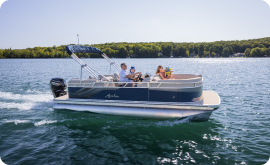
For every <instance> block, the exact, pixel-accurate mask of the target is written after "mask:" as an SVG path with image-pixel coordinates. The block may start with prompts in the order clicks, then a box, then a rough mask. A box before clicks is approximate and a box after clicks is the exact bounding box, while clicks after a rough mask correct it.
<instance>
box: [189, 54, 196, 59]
mask: <svg viewBox="0 0 270 165" xmlns="http://www.w3.org/2000/svg"><path fill="white" fill-rule="evenodd" d="M189 58H198V54H195V53H190V54H189Z"/></svg>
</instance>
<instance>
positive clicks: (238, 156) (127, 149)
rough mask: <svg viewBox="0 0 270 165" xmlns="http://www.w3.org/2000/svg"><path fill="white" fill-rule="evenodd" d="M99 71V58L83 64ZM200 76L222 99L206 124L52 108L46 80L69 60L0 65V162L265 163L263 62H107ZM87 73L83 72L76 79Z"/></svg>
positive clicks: (269, 95)
mask: <svg viewBox="0 0 270 165" xmlns="http://www.w3.org/2000/svg"><path fill="white" fill-rule="evenodd" d="M83 61H85V62H86V63H88V64H90V65H92V66H93V67H94V68H96V69H98V70H99V71H100V72H102V73H104V74H108V72H109V63H107V61H106V60H104V59H83ZM114 61H116V62H117V63H121V62H126V64H127V65H128V68H129V67H130V66H131V65H134V66H135V67H136V71H142V72H143V73H145V72H150V73H152V74H154V72H155V70H156V67H157V66H158V65H160V64H162V65H163V66H169V67H171V68H173V70H174V71H175V73H196V74H202V75H203V77H204V89H205V90H214V91H216V92H217V93H218V94H219V95H220V97H221V106H220V108H219V109H218V110H217V111H215V112H213V114H212V116H211V117H210V119H209V121H208V122H199V123H197V122H189V121H188V120H187V119H186V120H185V119H184V120H165V121H164V120H163V121H162V120H145V119H139V118H128V117H120V116H109V115H101V114H93V113H89V112H75V111H67V110H57V111H55V110H53V102H52V99H53V96H52V94H51V91H50V87H49V81H50V79H51V78H52V77H62V78H64V79H65V80H69V79H71V78H76V77H79V75H80V66H79V64H77V63H76V62H75V61H74V60H72V59H2V60H0V78H1V81H0V157H1V159H2V160H3V162H5V163H6V164H9V165H13V164H27V165H29V164H59V165H60V164H250V165H254V164H264V163H266V162H267V160H268V159H269V156H270V59H269V58H268V59H262V58H261V59H259V58H258V59H245V58H238V59H114ZM87 76H88V74H87V72H83V77H84V78H86V77H87Z"/></svg>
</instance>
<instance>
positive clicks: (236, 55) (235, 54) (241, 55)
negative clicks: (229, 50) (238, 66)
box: [229, 53, 245, 58]
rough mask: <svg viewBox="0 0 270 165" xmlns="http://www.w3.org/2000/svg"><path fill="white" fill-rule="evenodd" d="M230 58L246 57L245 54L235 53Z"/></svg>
mask: <svg viewBox="0 0 270 165" xmlns="http://www.w3.org/2000/svg"><path fill="white" fill-rule="evenodd" d="M229 57H231V58H232V57H245V55H244V53H234V54H231V55H230V56H229Z"/></svg>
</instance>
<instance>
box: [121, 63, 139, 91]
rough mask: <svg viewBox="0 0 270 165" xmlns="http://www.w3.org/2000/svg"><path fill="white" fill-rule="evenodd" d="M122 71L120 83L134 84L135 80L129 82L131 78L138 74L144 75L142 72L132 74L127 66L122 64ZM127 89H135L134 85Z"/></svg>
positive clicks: (129, 85) (128, 85)
mask: <svg viewBox="0 0 270 165" xmlns="http://www.w3.org/2000/svg"><path fill="white" fill-rule="evenodd" d="M121 68H122V70H121V71H120V73H119V82H134V81H133V80H129V78H132V77H134V76H135V75H136V74H142V73H141V72H137V73H132V74H130V73H129V72H128V71H127V65H126V64H125V63H121ZM126 87H134V83H128V84H127V85H126Z"/></svg>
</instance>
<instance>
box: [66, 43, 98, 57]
mask: <svg viewBox="0 0 270 165" xmlns="http://www.w3.org/2000/svg"><path fill="white" fill-rule="evenodd" d="M66 51H67V53H68V54H69V55H72V53H100V54H102V51H100V50H99V49H98V48H95V47H90V46H82V45H68V46H66Z"/></svg>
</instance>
